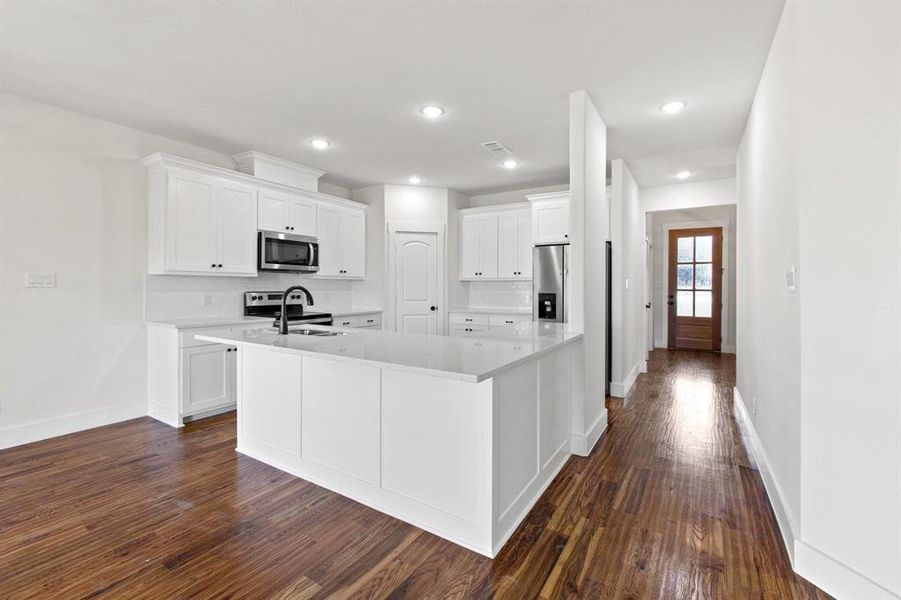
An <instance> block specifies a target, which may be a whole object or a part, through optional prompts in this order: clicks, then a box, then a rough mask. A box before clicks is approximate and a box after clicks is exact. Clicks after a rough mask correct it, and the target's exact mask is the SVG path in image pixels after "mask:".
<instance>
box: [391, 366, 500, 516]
mask: <svg viewBox="0 0 901 600" xmlns="http://www.w3.org/2000/svg"><path fill="white" fill-rule="evenodd" d="M490 409H491V382H490V381H488V382H483V383H481V384H475V383H464V382H459V381H452V380H447V379H444V380H438V379H435V378H433V377H427V376H423V375H413V374H410V373H403V372H400V371H388V370H385V371H383V373H382V487H383V488H384V489H386V490H391V491H393V492H396V493H398V494H401V495H403V496H406V497H407V498H411V499H413V500H416V501H417V502H420V503H422V504H424V505H427V506H428V507H431V508H435V509H438V510H440V511H443V512H446V513H449V514H451V515H453V516H455V517H459V518H460V519H465V520H467V521H471V522H474V523H478V522H481V521H484V520H486V519H484V518H482V515H485V514H486V513H487V512H488V511H487V507H486V506H485V505H484V504H485V501H486V500H487V498H488V494H489V491H490V489H489V486H490V481H489V480H488V474H489V472H490V469H489V461H490V457H491V437H490V436H491V431H490V424H491V419H490V414H491V412H490ZM486 417H487V419H486Z"/></svg>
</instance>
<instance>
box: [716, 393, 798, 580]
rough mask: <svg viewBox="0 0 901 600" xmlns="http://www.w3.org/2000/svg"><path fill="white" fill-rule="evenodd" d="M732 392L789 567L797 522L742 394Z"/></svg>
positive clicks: (796, 535) (739, 421)
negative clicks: (780, 536)
mask: <svg viewBox="0 0 901 600" xmlns="http://www.w3.org/2000/svg"><path fill="white" fill-rule="evenodd" d="M732 390H733V413H734V414H735V421H736V422H737V423H738V427H739V429H740V430H741V435H742V437H743V438H744V439H745V440H746V444H745V445H746V447H747V450H748V453H749V454H750V455H751V459H752V460H753V461H754V463H755V464H756V465H757V469H758V471H759V472H760V478H761V479H763V486H764V487H765V488H766V494H767V497H768V498H769V501H770V505H771V506H772V507H773V512H774V513H775V514H776V523H777V524H778V525H779V532H780V533H781V534H782V542H783V543H784V544H785V550H786V551H787V552H788V557H789V560H791V562H792V565H794V564H795V540H797V539H798V535H799V533H800V528H799V527H798V520H797V519H796V518H795V515H794V513H792V511H791V508H789V505H788V503H787V502H786V501H785V495H784V494H783V493H782V488H780V487H779V483H778V482H777V481H776V478H775V476H774V475H773V469H772V467H771V466H770V461H769V459H768V458H767V455H766V450H764V448H763V444H762V443H761V441H760V438H759V437H758V435H757V430H756V429H755V428H754V422H753V421H752V420H751V416H750V414H749V413H748V409H747V408H745V402H744V400H743V399H742V397H741V393H740V392H739V391H738V388H737V387H734V388H732Z"/></svg>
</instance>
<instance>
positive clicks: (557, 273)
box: [532, 244, 569, 323]
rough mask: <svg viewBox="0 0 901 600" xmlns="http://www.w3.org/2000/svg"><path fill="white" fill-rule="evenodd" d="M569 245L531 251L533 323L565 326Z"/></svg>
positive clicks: (542, 247) (539, 247)
mask: <svg viewBox="0 0 901 600" xmlns="http://www.w3.org/2000/svg"><path fill="white" fill-rule="evenodd" d="M568 248H569V245H568V244H554V245H550V246H535V248H534V249H533V250H532V319H533V320H535V321H554V322H557V323H565V322H566V320H567V314H566V297H565V293H566V275H567V270H568V268H569V267H568V265H567V264H566V259H567V250H568Z"/></svg>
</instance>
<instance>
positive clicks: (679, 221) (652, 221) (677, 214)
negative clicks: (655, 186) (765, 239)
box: [642, 189, 736, 352]
mask: <svg viewBox="0 0 901 600" xmlns="http://www.w3.org/2000/svg"><path fill="white" fill-rule="evenodd" d="M642 192H644V189H642ZM648 216H649V226H648V229H649V231H648V235H649V237H651V239H652V242H653V260H654V272H653V279H652V287H653V301H652V303H651V306H652V309H653V310H654V346H656V347H657V348H666V345H667V316H668V311H667V308H668V307H667V285H668V282H667V276H668V274H669V273H668V271H669V266H668V264H667V260H666V257H667V252H666V248H667V244H669V233H668V231H669V229H679V228H685V227H695V226H697V225H701V224H711V225H712V224H715V223H723V224H724V227H723V236H724V237H723V246H724V248H723V268H724V269H725V271H724V272H723V290H722V291H723V313H722V316H723V318H722V332H721V333H722V350H723V352H735V298H736V296H735V237H736V235H735V234H736V231H735V220H736V208H735V205H734V204H725V205H721V206H703V207H700V208H686V209H682V210H665V211H661V212H654V213H648Z"/></svg>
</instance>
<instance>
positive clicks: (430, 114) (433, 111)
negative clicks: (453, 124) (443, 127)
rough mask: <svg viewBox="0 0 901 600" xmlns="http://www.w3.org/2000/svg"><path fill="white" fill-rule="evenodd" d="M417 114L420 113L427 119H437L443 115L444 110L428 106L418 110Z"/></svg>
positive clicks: (436, 106)
mask: <svg viewBox="0 0 901 600" xmlns="http://www.w3.org/2000/svg"><path fill="white" fill-rule="evenodd" d="M419 112H421V113H422V116H424V117H425V118H427V119H437V118H438V117H440V116H441V115H443V114H444V108H442V107H440V106H438V105H437V104H429V105H428V106H423V107H422V108H420V109H419Z"/></svg>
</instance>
